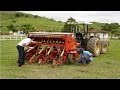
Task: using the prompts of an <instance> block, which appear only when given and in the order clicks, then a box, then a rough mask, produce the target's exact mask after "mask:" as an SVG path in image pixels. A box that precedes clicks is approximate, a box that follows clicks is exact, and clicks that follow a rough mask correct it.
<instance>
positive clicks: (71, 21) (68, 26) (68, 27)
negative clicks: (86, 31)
mask: <svg viewBox="0 0 120 90" xmlns="http://www.w3.org/2000/svg"><path fill="white" fill-rule="evenodd" d="M74 23H77V22H76V20H75V19H74V18H72V17H70V18H68V20H67V21H66V22H65V25H64V28H63V31H64V32H72V31H71V30H72V29H75V28H76V27H78V25H77V26H75V24H74Z"/></svg>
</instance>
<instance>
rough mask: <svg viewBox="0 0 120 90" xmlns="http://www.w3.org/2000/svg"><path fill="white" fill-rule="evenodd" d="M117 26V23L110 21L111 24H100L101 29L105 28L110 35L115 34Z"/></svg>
mask: <svg viewBox="0 0 120 90" xmlns="http://www.w3.org/2000/svg"><path fill="white" fill-rule="evenodd" d="M118 28H119V24H118V23H111V24H107V23H106V24H105V25H104V26H102V29H103V30H106V31H108V32H110V33H111V37H112V35H115V34H117V33H118V32H119V30H118Z"/></svg>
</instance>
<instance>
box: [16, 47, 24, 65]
mask: <svg viewBox="0 0 120 90" xmlns="http://www.w3.org/2000/svg"><path fill="white" fill-rule="evenodd" d="M17 49H18V54H19V57H18V64H19V65H20V66H21V65H23V64H24V62H25V51H24V47H21V46H19V45H17Z"/></svg>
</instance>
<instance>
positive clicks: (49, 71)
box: [0, 40, 120, 79]
mask: <svg viewBox="0 0 120 90" xmlns="http://www.w3.org/2000/svg"><path fill="white" fill-rule="evenodd" d="M0 42H1V47H0V51H1V52H0V55H1V59H0V78H2V79H3V78H5V79H6V78H10V79H11V78H15V79H18V78H20V79H21V78H24V79H31V78H32V79H39V78H40V79H64V78H65V79H91V78H92V79H105V78H107V79H109V78H113V79H114V78H115V79H116V78H117V79H118V78H120V41H119V40H111V41H110V47H109V50H108V53H107V54H102V55H100V56H99V57H95V58H94V61H93V62H91V63H90V64H89V65H87V66H81V65H79V64H71V65H68V64H63V65H61V66H59V67H57V68H53V67H52V65H51V64H45V65H40V66H38V65H37V64H32V65H29V64H27V65H26V66H25V67H24V68H20V67H18V66H17V64H16V60H17V49H16V44H17V43H18V42H19V41H15V40H14V41H12V40H4V41H0Z"/></svg>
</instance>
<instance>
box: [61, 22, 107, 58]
mask: <svg viewBox="0 0 120 90" xmlns="http://www.w3.org/2000/svg"><path fill="white" fill-rule="evenodd" d="M67 24H68V25H72V26H74V27H71V28H70V30H68V31H69V32H71V33H74V34H75V38H76V42H78V43H80V47H82V48H84V49H85V50H88V51H90V52H91V53H92V54H93V56H99V55H100V54H104V53H106V52H107V49H108V46H109V39H108V33H107V32H106V31H103V30H96V31H95V30H94V31H93V32H91V31H90V30H88V26H89V24H85V23H74V22H72V23H70V22H68V23H67ZM78 25H82V26H83V31H80V27H78ZM63 32H64V31H63Z"/></svg>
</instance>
